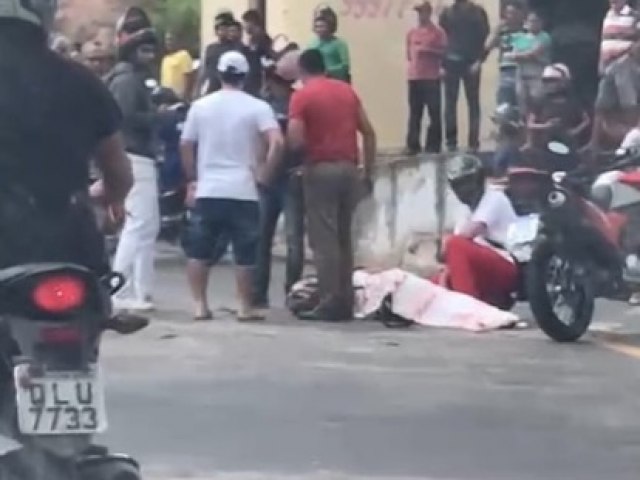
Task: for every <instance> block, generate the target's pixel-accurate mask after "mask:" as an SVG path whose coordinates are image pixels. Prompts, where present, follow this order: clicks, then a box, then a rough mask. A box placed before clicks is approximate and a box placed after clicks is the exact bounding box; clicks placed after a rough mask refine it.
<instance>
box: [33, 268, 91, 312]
mask: <svg viewBox="0 0 640 480" xmlns="http://www.w3.org/2000/svg"><path fill="white" fill-rule="evenodd" d="M86 293H87V290H86V287H85V284H84V282H83V281H82V280H81V279H79V278H76V277H71V276H67V275H60V276H56V277H49V278H45V279H43V280H41V281H40V282H39V283H38V284H37V285H36V287H35V289H34V290H33V302H34V304H35V306H36V307H38V308H39V309H40V310H42V311H44V312H47V313H65V312H69V311H71V310H73V309H75V308H78V307H80V306H81V305H82V304H83V303H84V300H85V297H86Z"/></svg>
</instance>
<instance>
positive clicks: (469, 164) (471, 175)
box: [447, 153, 486, 206]
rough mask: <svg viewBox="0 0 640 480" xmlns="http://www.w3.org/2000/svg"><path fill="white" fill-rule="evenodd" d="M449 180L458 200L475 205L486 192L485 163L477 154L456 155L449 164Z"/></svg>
mask: <svg viewBox="0 0 640 480" xmlns="http://www.w3.org/2000/svg"><path fill="white" fill-rule="evenodd" d="M447 180H448V181H449V185H450V186H451V189H452V190H453V193H455V195H456V196H457V197H458V200H460V201H461V202H462V203H464V204H465V205H469V206H471V205H474V204H475V203H476V202H477V201H478V200H479V199H480V198H481V197H482V194H483V193H484V185H485V180H486V172H485V168H484V165H483V164H482V161H481V160H480V159H479V158H478V157H476V156H475V155H470V154H466V153H463V154H460V155H456V156H454V157H453V158H451V159H450V160H449V162H448V164H447Z"/></svg>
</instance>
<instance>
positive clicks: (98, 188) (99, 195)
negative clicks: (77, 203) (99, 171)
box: [89, 180, 105, 200]
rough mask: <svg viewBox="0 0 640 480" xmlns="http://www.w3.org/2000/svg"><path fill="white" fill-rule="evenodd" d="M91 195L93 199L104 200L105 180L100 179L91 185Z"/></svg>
mask: <svg viewBox="0 0 640 480" xmlns="http://www.w3.org/2000/svg"><path fill="white" fill-rule="evenodd" d="M89 196H90V197H91V199H92V200H102V199H104V196H105V190H104V182H103V181H102V180H98V181H97V182H94V183H93V185H91V186H90V187H89Z"/></svg>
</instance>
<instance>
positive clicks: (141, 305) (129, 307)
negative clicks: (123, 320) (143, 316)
mask: <svg viewBox="0 0 640 480" xmlns="http://www.w3.org/2000/svg"><path fill="white" fill-rule="evenodd" d="M113 308H114V310H117V311H125V312H152V311H153V310H155V307H154V305H153V303H151V302H145V301H144V300H136V299H134V298H123V299H120V298H114V299H113Z"/></svg>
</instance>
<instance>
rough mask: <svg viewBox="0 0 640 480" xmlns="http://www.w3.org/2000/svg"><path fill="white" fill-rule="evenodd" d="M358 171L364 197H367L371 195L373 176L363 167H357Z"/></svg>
mask: <svg viewBox="0 0 640 480" xmlns="http://www.w3.org/2000/svg"><path fill="white" fill-rule="evenodd" d="M359 169H360V182H361V184H362V186H363V189H364V195H365V196H366V197H369V196H371V195H373V188H374V187H373V183H374V182H373V174H372V173H371V172H370V171H367V169H366V168H364V167H363V166H360V167H359Z"/></svg>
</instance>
